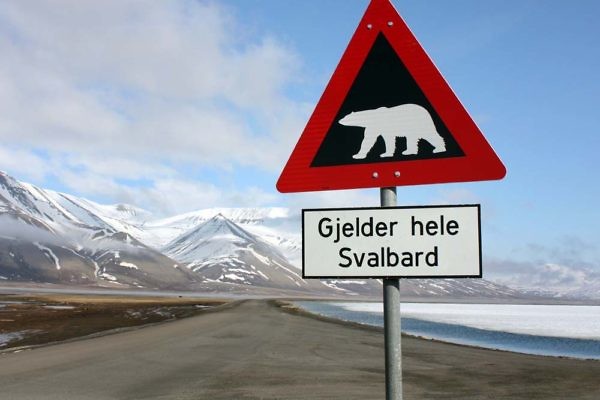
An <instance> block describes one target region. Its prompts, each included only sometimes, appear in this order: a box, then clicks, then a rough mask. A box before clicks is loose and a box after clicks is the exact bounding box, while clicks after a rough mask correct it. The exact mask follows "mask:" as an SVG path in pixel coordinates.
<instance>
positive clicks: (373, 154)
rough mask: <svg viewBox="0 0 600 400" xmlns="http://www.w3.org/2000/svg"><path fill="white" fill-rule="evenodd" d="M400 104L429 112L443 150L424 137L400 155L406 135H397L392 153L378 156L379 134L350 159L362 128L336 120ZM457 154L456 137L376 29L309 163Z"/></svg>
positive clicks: (382, 148)
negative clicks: (359, 155)
mask: <svg viewBox="0 0 600 400" xmlns="http://www.w3.org/2000/svg"><path fill="white" fill-rule="evenodd" d="M401 104H418V105H420V106H422V107H424V108H425V109H426V110H427V111H428V112H429V114H430V115H431V117H432V119H433V122H434V124H435V127H436V129H437V132H438V133H439V134H440V136H442V137H443V138H444V140H445V142H446V151H445V152H440V153H433V147H432V146H431V145H430V144H429V143H428V142H427V141H425V140H421V141H419V152H418V154H414V155H402V154H400V153H402V151H404V150H405V149H406V139H405V138H403V137H398V138H396V152H395V153H394V156H393V157H385V158H380V157H379V155H380V154H382V153H383V152H385V145H384V142H383V138H382V137H379V138H378V139H377V142H376V143H375V145H374V146H373V148H372V149H371V151H370V152H369V153H368V154H367V157H366V158H364V159H358V160H356V159H353V158H352V155H354V154H356V153H357V152H358V150H359V149H360V145H361V143H362V139H363V137H364V128H363V127H353V126H344V125H341V124H339V123H338V121H339V120H340V119H341V118H343V117H344V116H346V115H347V114H349V113H351V112H353V111H362V110H371V109H375V108H379V107H394V106H398V105H401ZM461 156H464V153H463V151H462V150H461V148H460V147H459V146H458V143H456V140H454V138H453V137H452V135H451V134H450V132H449V131H448V129H447V128H446V126H445V125H444V123H443V122H442V120H441V118H440V117H439V116H438V114H437V113H436V112H435V110H434V109H433V107H432V106H431V104H430V103H429V100H427V98H426V97H425V95H424V94H423V92H422V90H421V89H420V88H419V86H418V85H417V83H416V82H415V80H414V79H413V77H412V76H411V75H410V73H409V72H408V70H407V69H406V67H405V66H404V64H403V63H402V61H401V60H400V58H399V57H398V56H397V55H396V52H395V51H394V49H393V48H392V47H391V46H390V44H389V42H388V41H387V39H386V38H385V36H384V35H383V34H382V33H379V35H378V36H377V39H376V40H375V43H374V44H373V47H372V48H371V50H370V51H369V54H368V55H367V58H366V60H365V62H364V64H363V66H362V68H361V69H360V71H359V73H358V75H357V77H356V79H355V81H354V83H353V84H352V87H351V88H350V91H349V92H348V95H347V96H346V99H345V100H344V103H343V104H342V107H341V108H340V110H339V111H338V114H337V116H336V118H335V120H334V122H333V124H332V126H331V127H330V128H329V131H328V132H327V134H326V136H325V139H324V140H323V143H321V146H320V147H319V150H318V151H317V154H316V156H315V158H314V160H313V162H312V164H311V167H324V166H335V165H348V164H369V163H381V162H397V161H406V160H422V159H432V158H447V157H461Z"/></svg>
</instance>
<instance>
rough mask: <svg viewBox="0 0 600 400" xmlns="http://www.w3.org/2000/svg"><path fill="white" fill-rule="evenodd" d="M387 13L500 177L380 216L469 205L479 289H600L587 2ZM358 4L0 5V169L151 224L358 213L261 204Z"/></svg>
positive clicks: (402, 5) (440, 0) (342, 198)
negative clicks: (274, 211) (550, 276)
mask: <svg viewBox="0 0 600 400" xmlns="http://www.w3.org/2000/svg"><path fill="white" fill-rule="evenodd" d="M393 3H394V5H395V6H396V8H397V9H398V11H399V12H400V14H401V15H402V16H403V18H404V19H405V21H406V22H407V23H408V25H409V26H410V27H411V29H412V30H413V32H414V33H415V35H416V37H417V38H418V39H419V41H420V42H421V44H422V45H423V47H424V48H425V49H426V51H427V52H428V53H429V55H430V56H431V58H432V59H433V60H434V62H435V63H436V65H437V66H438V68H439V69H440V71H441V72H442V74H443V75H444V76H445V77H446V80H447V81H448V82H449V84H450V86H451V87H452V88H453V89H454V91H455V92H456V94H457V95H458V97H459V98H460V99H461V101H462V102H463V104H464V105H465V107H466V108H467V110H468V111H469V112H470V114H471V115H472V116H473V118H474V119H475V120H476V122H477V123H478V125H479V127H480V129H481V130H482V131H483V133H484V135H485V136H486V138H487V139H488V141H489V142H490V143H491V144H492V146H493V147H494V149H495V150H496V152H497V153H498V154H499V156H500V157H501V158H502V160H503V162H504V164H505V165H506V167H507V170H508V174H507V177H506V178H505V179H504V180H502V181H496V182H480V183H468V184H461V183H456V184H446V185H431V186H423V187H403V188H399V189H398V197H399V202H400V203H401V204H409V205H417V204H435V203H465V202H468V203H472V202H475V203H481V204H482V208H483V211H484V221H483V224H484V231H483V233H484V237H483V239H484V250H485V254H486V257H487V260H488V264H489V265H491V266H492V267H491V269H490V271H492V272H490V273H496V274H498V276H501V275H502V274H503V271H510V272H511V273H513V274H514V273H515V271H517V272H518V271H520V270H522V269H524V268H530V269H532V270H535V271H542V270H543V269H541V268H543V267H544V266H547V265H557V266H559V267H560V268H559V269H560V270H561V271H563V270H564V271H575V270H576V271H584V272H585V273H584V274H583V276H584V278H581V274H579V275H577V277H575V278H574V277H573V276H572V275H569V274H568V273H567V278H568V279H586V278H585V277H587V276H592V275H593V274H595V273H600V249H599V245H598V242H599V240H598V239H600V234H599V233H598V226H599V224H600V212H599V211H598V207H597V199H598V198H599V196H600V189H599V186H600V185H599V184H598V182H599V181H600V179H599V178H600V168H599V165H598V155H599V152H600V150H599V149H600V136H599V128H598V126H599V123H600V117H599V115H600V113H599V112H598V110H597V107H598V105H599V104H600V80H599V79H598V77H597V74H598V71H600V50H599V49H598V45H597V40H598V38H600V25H599V24H598V23H597V19H598V17H599V16H600V3H599V2H597V1H594V0H589V1H584V0H578V1H572V2H566V1H558V0H557V1H549V0H544V1H542V0H535V1H534V0H530V1H504V0H485V1H481V0H459V1H447V0H403V1H393ZM367 4H368V2H367V1H366V0H363V1H359V0H331V1H321V0H303V1H292V0H289V1H281V0H223V1H208V2H207V1H184V0H181V1H165V2H153V1H129V2H124V1H103V2H96V3H93V2H73V1H63V2H60V1H59V2H45V1H39V2H22V1H7V2H4V3H3V6H2V7H1V8H0V54H3V61H2V63H0V169H2V170H4V171H6V172H8V173H9V174H11V175H13V176H15V177H16V178H18V179H21V180H24V181H29V182H32V183H35V184H37V185H40V186H43V187H46V188H50V189H55V190H59V191H64V192H68V193H73V194H76V195H80V196H84V197H87V198H90V199H93V200H96V201H99V202H102V203H116V202H128V203H133V204H136V205H138V206H141V207H144V208H147V209H150V210H151V211H153V212H155V213H156V214H157V215H173V214H176V213H180V212H185V211H190V210H194V209H198V208H204V207H210V206H280V205H281V206H291V207H295V208H300V207H322V206H369V205H377V202H378V193H377V190H375V189H372V190H358V191H341V192H323V193H307V194H297V195H280V194H278V193H277V192H276V190H275V181H276V180H277V177H278V175H279V172H280V170H281V168H282V167H283V164H284V163H285V161H286V159H287V157H288V156H289V153H290V152H291V149H292V147H293V145H294V144H295V142H296V140H297V139H298V137H299V135H300V133H301V132H302V129H303V127H304V124H305V123H306V120H307V118H308V117H309V115H310V113H311V112H312V110H313V108H314V106H315V104H316V101H317V100H318V98H319V96H320V95H321V93H322V91H323V89H324V87H325V85H326V83H327V81H328V80H329V77H330V76H331V73H332V72H333V70H334V68H335V66H336V65H337V62H338V60H339V58H340V56H341V54H342V52H343V51H344V49H345V47H346V45H347V43H348V40H349V39H350V37H351V35H352V33H353V32H354V30H355V28H356V25H357V23H358V21H359V20H360V18H361V16H362V14H363V12H364V10H365V9H366V6H367ZM484 271H485V269H484ZM586 274H587V275H586ZM589 274H592V275H589ZM511 276H512V275H511ZM563 278H564V277H563ZM567 278H565V279H567ZM506 279H507V282H508V281H509V280H510V279H512V278H506ZM557 279H558V278H557ZM561 279H562V278H561Z"/></svg>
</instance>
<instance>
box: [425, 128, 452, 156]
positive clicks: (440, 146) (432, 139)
mask: <svg viewBox="0 0 600 400" xmlns="http://www.w3.org/2000/svg"><path fill="white" fill-rule="evenodd" d="M423 139H425V140H427V141H428V142H429V143H430V144H431V145H432V146H433V152H434V153H443V152H444V151H446V142H445V141H444V138H443V137H441V136H440V134H439V133H437V132H432V133H431V134H429V135H427V137H424V138H423Z"/></svg>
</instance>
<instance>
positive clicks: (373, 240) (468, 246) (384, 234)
mask: <svg viewBox="0 0 600 400" xmlns="http://www.w3.org/2000/svg"><path fill="white" fill-rule="evenodd" d="M480 226H481V217H480V206H479V205H478V204H476V205H454V206H421V207H390V208H343V209H310V210H302V238H303V239H302V240H303V246H302V261H303V262H302V275H303V277H304V278H346V277H352V278H391V277H397V278H481V235H480Z"/></svg>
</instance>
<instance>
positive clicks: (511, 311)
mask: <svg viewBox="0 0 600 400" xmlns="http://www.w3.org/2000/svg"><path fill="white" fill-rule="evenodd" d="M334 304H335V305H337V306H339V307H342V308H344V309H346V310H351V311H359V312H371V313H379V314H382V313H383V304H382V303H334ZM400 309H401V313H402V316H403V317H406V318H416V319H421V320H426V321H432V322H442V323H447V324H456V325H463V326H469V327H472V328H479V329H486V330H493V331H502V332H511V333H520V334H526V335H537V336H552V337H568V338H578V339H596V340H599V339H600V306H568V305H516V304H510V305H509V304H425V303H402V305H401V307H400Z"/></svg>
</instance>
